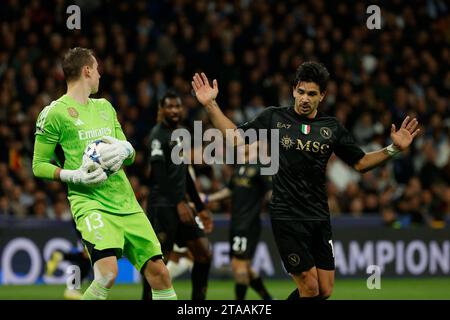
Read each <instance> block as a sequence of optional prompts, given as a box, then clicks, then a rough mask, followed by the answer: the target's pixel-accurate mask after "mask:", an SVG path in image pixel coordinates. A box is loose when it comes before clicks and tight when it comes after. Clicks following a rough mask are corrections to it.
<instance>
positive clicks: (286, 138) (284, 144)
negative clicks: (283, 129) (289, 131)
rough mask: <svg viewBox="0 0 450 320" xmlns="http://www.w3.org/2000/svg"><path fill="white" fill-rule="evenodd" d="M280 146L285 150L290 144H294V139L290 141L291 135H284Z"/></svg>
mask: <svg viewBox="0 0 450 320" xmlns="http://www.w3.org/2000/svg"><path fill="white" fill-rule="evenodd" d="M280 142H281V146H282V147H283V148H285V149H286V150H289V149H290V148H291V147H292V146H294V144H295V143H294V141H292V139H291V137H289V136H284V137H283V138H281V141H280Z"/></svg>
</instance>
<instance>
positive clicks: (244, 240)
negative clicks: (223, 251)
mask: <svg viewBox="0 0 450 320" xmlns="http://www.w3.org/2000/svg"><path fill="white" fill-rule="evenodd" d="M260 234H261V221H260V220H259V217H258V219H257V220H256V221H254V222H253V223H251V224H248V225H242V224H240V223H239V221H237V220H232V221H231V226H230V257H231V258H232V257H236V258H238V259H244V260H251V259H252V258H253V255H254V254H255V251H256V246H257V245H258V241H259V236H260Z"/></svg>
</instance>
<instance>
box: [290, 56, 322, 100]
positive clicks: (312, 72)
mask: <svg viewBox="0 0 450 320" xmlns="http://www.w3.org/2000/svg"><path fill="white" fill-rule="evenodd" d="M329 79H330V73H329V72H328V70H327V68H326V67H325V66H324V65H323V64H321V63H319V62H314V61H307V62H303V63H302V64H301V65H300V66H299V67H298V69H297V72H296V73H295V79H294V81H293V83H292V86H294V87H295V86H297V84H299V83H300V82H302V81H306V82H314V83H316V84H317V85H318V86H319V88H320V92H321V93H322V92H324V91H325V90H326V89H327V84H328V80H329Z"/></svg>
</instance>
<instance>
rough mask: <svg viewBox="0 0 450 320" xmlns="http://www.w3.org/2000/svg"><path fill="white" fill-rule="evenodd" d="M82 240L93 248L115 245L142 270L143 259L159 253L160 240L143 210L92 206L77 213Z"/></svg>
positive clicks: (118, 254)
mask: <svg viewBox="0 0 450 320" xmlns="http://www.w3.org/2000/svg"><path fill="white" fill-rule="evenodd" d="M75 222H76V226H77V229H78V231H80V233H81V236H82V238H83V241H84V242H88V243H90V244H92V245H93V246H94V249H96V250H105V249H114V250H115V251H116V253H117V257H118V258H121V257H122V255H123V256H125V257H127V259H128V260H129V261H130V262H131V263H132V264H133V265H134V266H135V268H136V269H137V270H138V271H141V269H142V267H143V266H144V264H145V262H147V261H148V260H149V259H150V258H153V257H155V256H158V255H162V253H161V244H160V243H159V241H158V238H157V237H156V235H155V232H154V231H153V228H152V225H151V224H150V222H149V220H148V218H147V216H146V215H145V213H144V212H142V211H141V212H138V213H132V214H127V215H117V214H113V213H107V212H105V211H102V210H92V211H89V212H86V213H85V214H80V215H77V216H76V221H75Z"/></svg>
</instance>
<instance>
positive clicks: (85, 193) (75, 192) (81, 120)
mask: <svg viewBox="0 0 450 320" xmlns="http://www.w3.org/2000/svg"><path fill="white" fill-rule="evenodd" d="M102 136H112V137H115V138H117V139H119V140H126V138H125V135H124V133H123V131H122V128H121V126H120V123H119V121H118V120H117V115H116V112H115V110H114V108H113V107H112V105H111V104H110V103H109V102H108V101H107V100H106V99H88V103H87V104H86V105H82V104H80V103H78V102H77V101H75V100H74V99H72V98H70V97H69V96H67V95H64V96H62V97H61V98H59V99H58V100H56V101H53V102H52V103H51V104H50V105H49V106H47V107H45V108H44V109H43V110H42V111H41V113H40V114H39V117H38V119H37V122H36V145H39V147H41V150H45V151H41V150H38V149H35V152H34V158H35V159H34V160H33V170H35V166H36V167H37V166H38V165H39V164H40V163H39V162H41V164H42V159H44V160H45V162H46V163H45V164H46V165H49V164H48V162H49V161H48V160H49V159H51V158H52V156H54V155H55V154H57V153H58V152H55V150H58V149H59V150H61V151H62V152H61V153H62V157H61V156H59V158H62V159H60V160H61V163H63V165H64V169H71V170H74V169H78V168H79V167H80V166H81V163H82V158H83V152H84V150H85V148H86V146H87V145H88V144H90V143H91V142H93V141H95V140H97V139H99V138H101V137H102ZM42 147H45V148H42ZM59 147H60V148H59ZM49 153H52V154H49ZM35 162H36V163H35ZM46 169H48V168H46ZM55 169H56V168H55V167H53V168H51V170H53V171H52V173H51V174H50V173H48V174H43V175H41V176H42V177H46V178H51V177H52V176H53V173H54V170H55ZM68 188H69V191H68V198H69V201H70V206H71V209H72V214H73V215H74V217H75V218H76V217H77V215H78V214H81V213H83V212H87V211H92V210H95V209H98V210H104V211H106V212H111V213H115V214H131V213H136V212H140V211H143V210H142V208H141V206H140V205H139V203H138V201H137V199H136V197H135V195H134V192H133V188H132V187H131V184H130V182H129V181H128V179H127V177H126V175H125V172H124V171H123V169H121V170H119V172H118V173H116V174H114V175H111V176H109V177H108V179H107V180H106V181H105V182H104V183H102V184H100V185H97V186H85V185H74V184H70V183H69V184H68Z"/></svg>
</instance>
